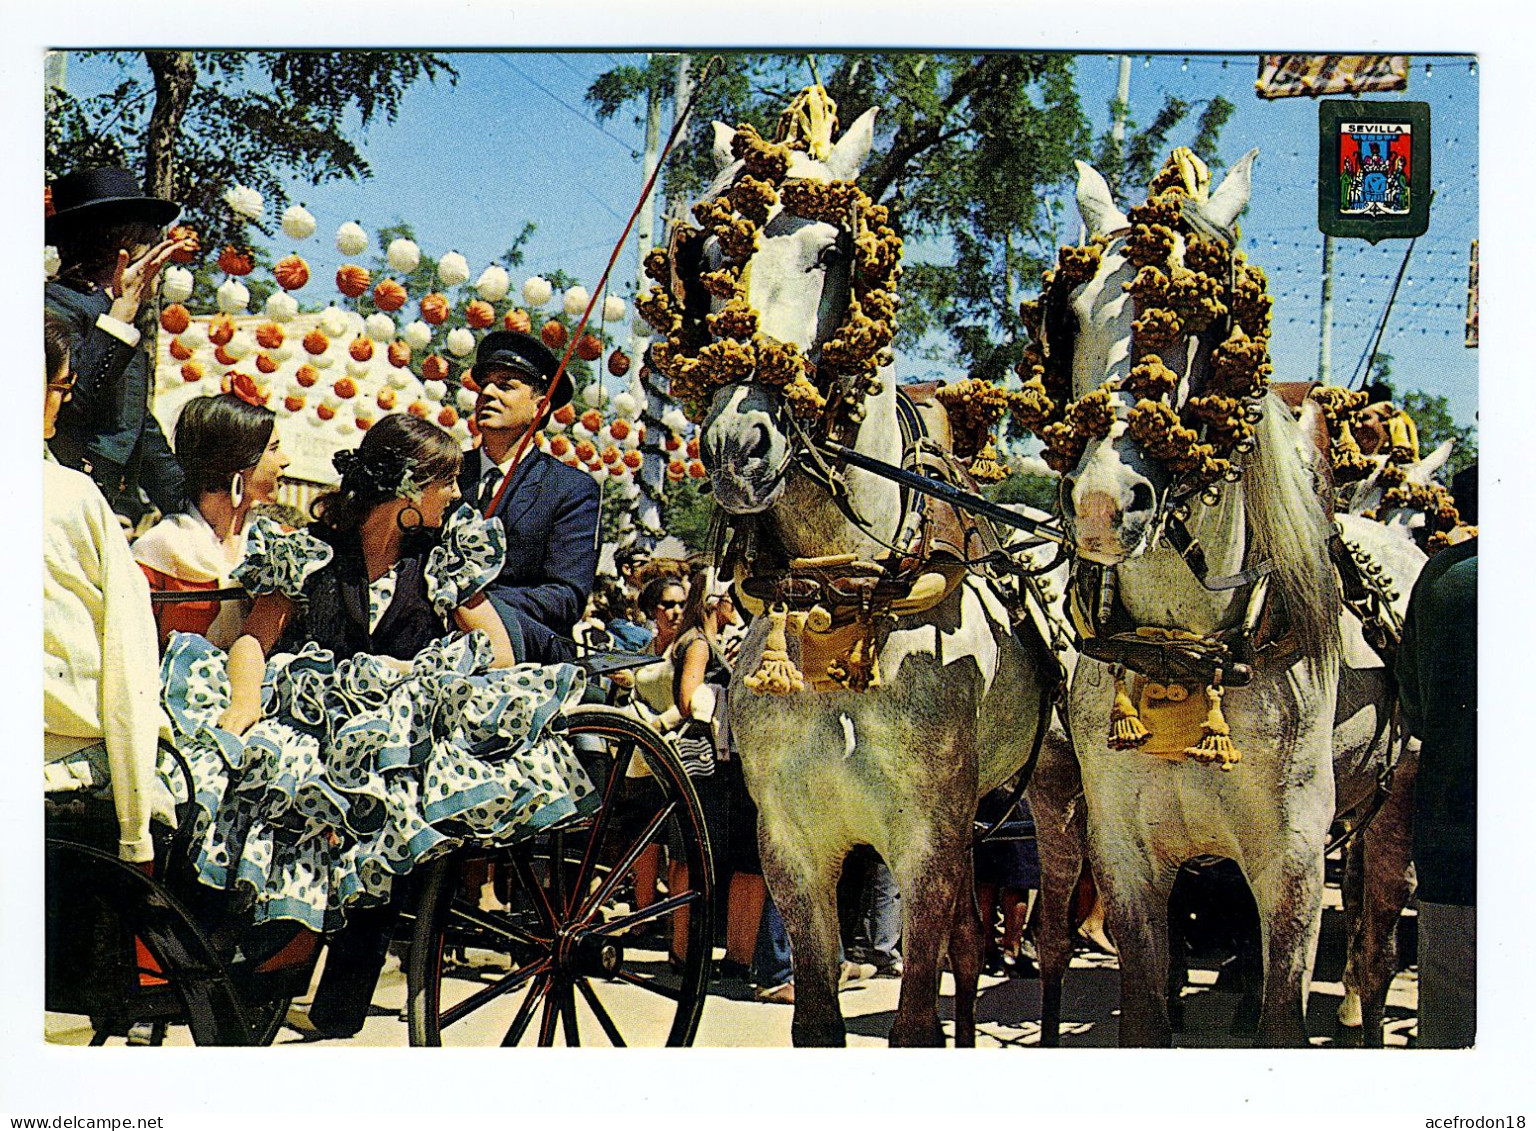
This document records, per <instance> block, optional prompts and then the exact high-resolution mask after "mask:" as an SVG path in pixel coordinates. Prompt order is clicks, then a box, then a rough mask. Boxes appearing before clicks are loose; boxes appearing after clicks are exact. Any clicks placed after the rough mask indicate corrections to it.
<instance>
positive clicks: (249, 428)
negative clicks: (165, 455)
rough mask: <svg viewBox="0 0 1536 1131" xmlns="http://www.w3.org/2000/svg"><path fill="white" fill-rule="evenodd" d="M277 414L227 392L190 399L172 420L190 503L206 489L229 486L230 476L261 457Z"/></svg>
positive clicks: (216, 490) (177, 460) (224, 488)
mask: <svg viewBox="0 0 1536 1131" xmlns="http://www.w3.org/2000/svg"><path fill="white" fill-rule="evenodd" d="M276 424H277V414H276V413H274V412H273V411H272V410H271V409H270V408H263V407H262V406H260V405H254V404H247V403H246V402H245V401H243V400H241V399H240V398H239V397H237V396H235V395H234V394H233V393H223V394H221V395H219V396H216V397H193V398H192V399H191V400H190V401H188V402H187V403H186V406H185V407H184V408H183V409H182V410H181V415H180V416H178V417H177V418H176V431H175V434H174V436H173V441H174V446H175V449H176V462H177V463H179V464H181V470H182V471H183V472H184V473H185V474H186V477H187V498H188V499H190V500H191V501H192V502H193V503H194V504H195V503H196V502H197V500H198V499H199V498H200V497H202V496H203V495H204V494H207V493H208V492H222V491H227V490H229V483H230V480H231V479H232V478H234V476H235V474H236V473H238V472H241V471H244V470H245V469H246V468H248V467H254V466H255V465H256V464H257V463H259V462H260V461H261V456H262V453H263V452H265V451H266V450H267V444H268V443H270V442H271V440H272V429H273V428H274V427H275V426H276Z"/></svg>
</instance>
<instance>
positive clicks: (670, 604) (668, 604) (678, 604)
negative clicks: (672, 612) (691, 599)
mask: <svg viewBox="0 0 1536 1131" xmlns="http://www.w3.org/2000/svg"><path fill="white" fill-rule="evenodd" d="M685 604H687V602H686V601H657V602H656V607H657V608H658V609H680V608H682V607H683V606H684V605H685Z"/></svg>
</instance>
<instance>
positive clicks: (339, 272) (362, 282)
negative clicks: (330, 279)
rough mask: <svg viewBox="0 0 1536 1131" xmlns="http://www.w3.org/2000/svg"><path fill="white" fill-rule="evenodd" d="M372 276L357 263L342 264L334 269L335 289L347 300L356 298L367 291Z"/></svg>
mask: <svg viewBox="0 0 1536 1131" xmlns="http://www.w3.org/2000/svg"><path fill="white" fill-rule="evenodd" d="M372 279H373V276H372V275H371V274H370V273H369V271H368V268H366V267H363V266H361V265H360V264H357V263H343V264H342V265H341V266H340V267H338V268H336V289H337V290H338V291H340V292H341V293H342V294H344V295H346V296H347V297H348V298H356V297H357V296H358V295H360V294H362V293H363V292H364V291H366V290H367V289H368V284H369V283H370V282H371V281H372Z"/></svg>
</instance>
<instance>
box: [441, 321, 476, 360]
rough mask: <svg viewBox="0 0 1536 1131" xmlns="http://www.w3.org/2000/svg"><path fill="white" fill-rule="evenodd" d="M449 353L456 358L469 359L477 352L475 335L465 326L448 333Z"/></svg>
mask: <svg viewBox="0 0 1536 1131" xmlns="http://www.w3.org/2000/svg"><path fill="white" fill-rule="evenodd" d="M448 352H449V353H451V354H453V356H454V357H467V356H469V355H470V354H472V353H474V352H475V335H474V332H473V331H471V330H466V329H465V328H464V327H463V326H459V327H456V328H455V329H452V330H449V331H448Z"/></svg>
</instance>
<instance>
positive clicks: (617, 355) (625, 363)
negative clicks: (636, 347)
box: [608, 350, 629, 377]
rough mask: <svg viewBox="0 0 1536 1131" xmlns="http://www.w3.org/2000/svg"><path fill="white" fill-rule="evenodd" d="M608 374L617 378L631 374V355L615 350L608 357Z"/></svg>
mask: <svg viewBox="0 0 1536 1131" xmlns="http://www.w3.org/2000/svg"><path fill="white" fill-rule="evenodd" d="M608 372H609V373H612V374H613V375H614V376H615V377H622V376H624V374H626V373H628V372H629V354H627V353H625V352H624V351H623V350H614V351H613V352H612V353H611V354H609V355H608Z"/></svg>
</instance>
